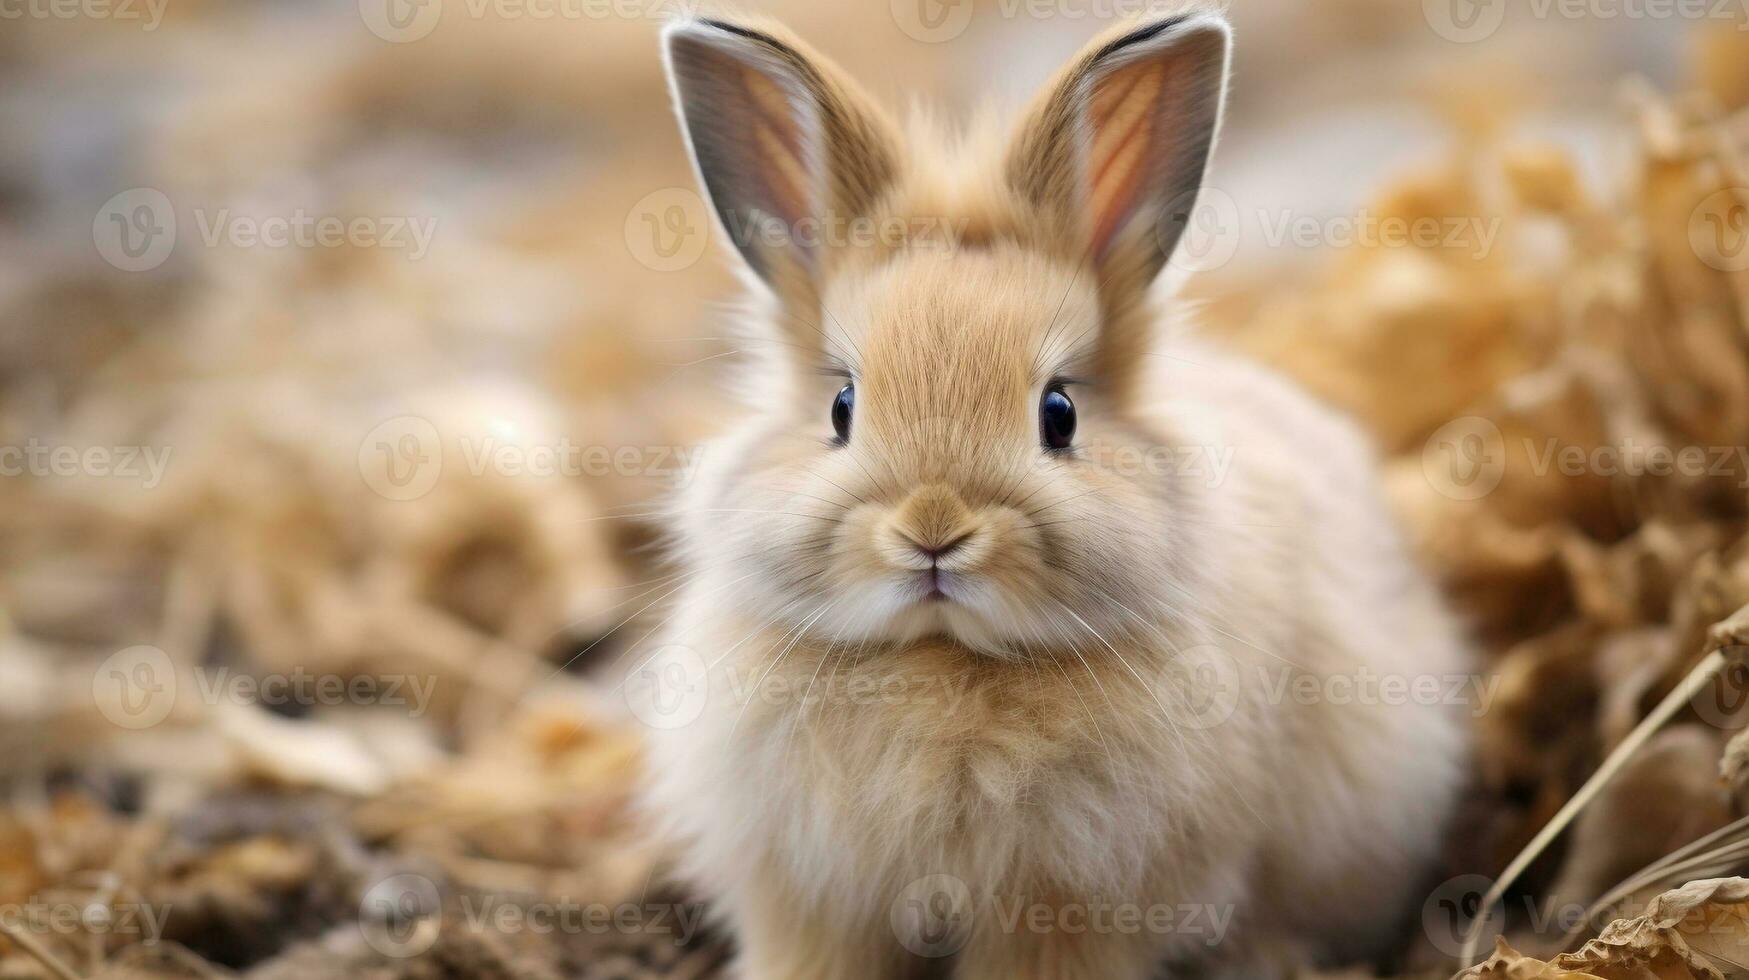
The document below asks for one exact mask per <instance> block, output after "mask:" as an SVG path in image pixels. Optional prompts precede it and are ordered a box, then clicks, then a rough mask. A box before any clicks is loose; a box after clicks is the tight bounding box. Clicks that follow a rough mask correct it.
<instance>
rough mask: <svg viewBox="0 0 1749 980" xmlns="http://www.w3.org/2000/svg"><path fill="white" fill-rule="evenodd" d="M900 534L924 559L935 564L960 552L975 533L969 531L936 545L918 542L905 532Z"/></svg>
mask: <svg viewBox="0 0 1749 980" xmlns="http://www.w3.org/2000/svg"><path fill="white" fill-rule="evenodd" d="M899 534H900V536H901V537H903V538H904V539H905V540H906V541H909V542H911V547H913V548H916V549H917V551H918V553H920V554H922V555H923V557H925V558H927V559H929V560H930V561H932V562H933V561H940V560H941V559H943V558H946V557H947V556H948V555H950V554H952V553H953V552H955V551H958V550H959V548H960V546H961V545H963V544H965V543H966V542H967V541H970V540H971V539H972V534H973V532H971V531H967V532H965V533H964V534H961V535H958V536H957V537H955V538H953V539H952V540H949V541H944V542H942V543H940V544H934V545H929V544H924V543H923V542H921V541H919V540H917V539H916V538H914V537H912V536H911V535H909V534H906V533H904V532H903V531H901V532H899Z"/></svg>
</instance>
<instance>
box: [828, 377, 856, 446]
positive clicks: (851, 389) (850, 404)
mask: <svg viewBox="0 0 1749 980" xmlns="http://www.w3.org/2000/svg"><path fill="white" fill-rule="evenodd" d="M855 408H856V385H854V384H848V385H845V386H844V387H842V388H840V389H838V397H837V398H834V399H832V428H833V429H835V430H837V432H838V441H839V442H840V443H845V442H849V441H850V416H851V413H852V411H854V410H855Z"/></svg>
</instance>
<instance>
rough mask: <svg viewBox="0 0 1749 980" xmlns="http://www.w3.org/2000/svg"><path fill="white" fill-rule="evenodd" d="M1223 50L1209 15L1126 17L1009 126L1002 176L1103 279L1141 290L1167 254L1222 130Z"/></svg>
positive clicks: (1221, 26)
mask: <svg viewBox="0 0 1749 980" xmlns="http://www.w3.org/2000/svg"><path fill="white" fill-rule="evenodd" d="M1230 48H1231V31H1230V29H1229V28H1228V26H1227V22H1226V20H1225V19H1223V18H1222V17H1221V16H1220V15H1219V14H1216V13H1211V12H1198V13H1190V14H1184V15H1179V16H1173V17H1160V18H1155V19H1150V20H1148V21H1145V22H1142V23H1140V24H1131V25H1127V26H1126V27H1125V28H1123V29H1121V30H1120V31H1118V32H1117V33H1115V34H1113V35H1108V36H1107V37H1105V38H1102V39H1100V40H1097V41H1095V42H1094V43H1093V44H1091V45H1089V46H1088V47H1087V48H1086V50H1084V51H1083V52H1082V53H1081V54H1080V55H1079V56H1077V57H1076V59H1075V60H1074V61H1073V62H1072V63H1071V64H1070V65H1069V66H1068V67H1067V68H1065V69H1064V70H1063V72H1062V73H1061V74H1060V75H1059V76H1058V77H1057V78H1056V80H1055V81H1053V82H1052V83H1051V85H1050V86H1049V87H1047V88H1046V90H1045V91H1044V93H1043V94H1042V95H1041V96H1040V97H1039V101H1038V102H1037V103H1035V104H1034V106H1033V108H1032V110H1031V112H1030V113H1029V114H1028V116H1027V117H1026V119H1025V120H1024V122H1023V125H1022V127H1021V129H1020V131H1019V133H1018V134H1017V135H1016V136H1015V139H1014V143H1013V145H1012V147H1011V149H1010V151H1009V157H1008V161H1007V166H1008V171H1007V179H1008V181H1009V183H1010V185H1012V186H1013V187H1014V188H1015V189H1016V190H1017V191H1019V192H1020V194H1021V195H1022V196H1023V197H1025V198H1026V199H1027V200H1028V201H1029V202H1030V203H1031V204H1032V205H1033V206H1035V207H1036V208H1038V209H1039V211H1040V213H1041V214H1042V216H1043V217H1044V219H1045V220H1046V221H1047V222H1048V223H1050V224H1051V225H1052V226H1054V229H1055V231H1056V233H1057V234H1058V235H1059V236H1060V239H1061V241H1062V243H1063V245H1064V246H1065V247H1066V248H1067V249H1068V250H1069V251H1070V252H1071V253H1072V254H1074V255H1077V256H1086V257H1087V258H1088V260H1089V261H1091V262H1092V263H1093V264H1094V265H1095V267H1096V268H1098V269H1099V272H1100V278H1101V280H1102V281H1103V282H1104V283H1106V288H1107V289H1119V290H1130V291H1135V290H1142V291H1145V289H1146V287H1147V285H1148V284H1149V283H1150V282H1152V281H1153V279H1154V277H1155V276H1156V275H1158V274H1159V272H1160V269H1161V267H1162V266H1164V265H1165V264H1166V262H1167V260H1168V259H1170V258H1171V256H1172V250H1173V249H1174V248H1175V247H1176V246H1177V244H1178V238H1179V234H1180V233H1181V232H1182V230H1183V228H1184V226H1185V223H1186V219H1187V217H1188V215H1189V213H1190V210H1191V207H1192V205H1193V204H1194V203H1195V199H1196V194H1197V191H1198V190H1199V188H1200V187H1201V186H1202V179H1203V172H1204V170H1206V169H1207V167H1208V160H1209V154H1210V152H1211V151H1212V149H1213V147H1214V142H1215V135H1216V132H1217V131H1218V130H1219V128H1220V122H1221V107H1222V103H1223V102H1224V100H1225V96H1226V86H1227V66H1228V52H1229V50H1230ZM1132 297H1133V293H1132ZM1126 298H1127V297H1126Z"/></svg>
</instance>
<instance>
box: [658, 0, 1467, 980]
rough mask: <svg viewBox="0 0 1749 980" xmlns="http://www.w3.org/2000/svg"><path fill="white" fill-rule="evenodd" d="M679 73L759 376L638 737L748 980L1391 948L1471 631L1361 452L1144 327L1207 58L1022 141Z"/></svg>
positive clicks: (815, 80) (694, 45)
mask: <svg viewBox="0 0 1749 980" xmlns="http://www.w3.org/2000/svg"><path fill="white" fill-rule="evenodd" d="M664 41H665V49H666V56H667V64H668V68H669V72H670V77H671V80H672V85H673V89H674V94H675V98H676V102H677V104H678V108H679V113H680V116H681V120H682V123H683V128H684V130H685V134H686V136H687V139H688V144H689V146H690V149H691V152H692V154H693V158H694V163H695V165H696V167H697V170H698V176H699V178H700V180H701V181H702V183H703V186H704V188H705V189H706V191H707V192H708V195H709V199H710V201H711V204H712V206H713V207H714V208H715V210H716V212H717V215H718V218H719V219H720V228H719V229H718V230H719V231H721V232H725V233H726V234H727V235H728V237H729V239H730V240H731V241H732V242H733V243H734V244H735V246H736V247H737V249H738V250H739V253H740V257H741V259H743V260H744V262H745V265H746V267H747V270H748V272H749V273H750V275H749V276H748V282H749V286H750V288H751V292H752V294H753V295H752V299H751V300H750V301H749V303H748V308H747V310H746V315H745V316H744V317H743V318H742V319H744V321H745V324H744V326H745V332H746V335H747V339H746V341H745V343H744V344H742V345H740V346H743V347H745V348H747V351H748V353H749V354H750V355H751V357H750V361H751V364H750V368H751V369H750V371H749V372H748V373H747V374H746V376H745V378H744V379H743V381H744V390H743V394H744V396H745V399H744V400H745V403H746V406H747V407H746V409H745V412H746V414H745V415H744V416H742V417H740V418H739V419H737V420H735V422H734V425H733V428H732V432H731V434H729V435H727V436H726V437H724V438H722V439H720V440H719V441H717V442H716V443H714V444H713V445H711V446H710V447H708V448H707V449H706V450H705V452H704V454H703V457H702V462H701V463H700V464H699V469H698V470H697V471H696V473H695V474H694V477H693V479H692V480H691V482H690V485H689V487H688V489H687V490H686V491H685V494H684V497H683V500H682V501H681V503H680V505H679V507H678V508H677V509H678V513H677V515H676V518H675V521H676V528H675V533H676V538H677V541H678V559H679V561H680V563H681V565H682V567H683V571H684V576H683V577H682V579H681V583H682V584H681V585H679V586H678V588H677V594H676V597H675V600H674V601H675V608H674V610H673V616H672V617H671V619H670V620H669V621H668V624H667V625H666V626H665V627H664V629H663V633H662V639H663V640H664V645H663V646H661V647H660V648H659V650H658V651H657V652H656V653H654V654H653V655H650V656H648V657H647V658H646V657H644V656H642V655H640V656H639V657H638V659H639V660H640V661H641V662H640V663H637V664H635V665H634V666H633V668H632V670H631V671H630V673H629V674H628V680H627V684H628V688H627V693H628V697H630V698H632V699H633V704H634V706H637V705H638V704H640V703H643V704H646V705H655V706H659V707H660V708H661V710H662V711H663V712H665V714H663V715H662V718H661V719H660V723H659V724H656V725H655V727H656V728H657V729H658V730H657V731H655V733H654V736H653V738H652V745H651V749H650V754H651V757H650V770H651V777H650V783H651V785H650V788H649V792H648V802H649V804H650V805H651V808H652V810H653V812H655V813H656V814H658V815H659V816H660V819H661V820H662V821H663V822H664V826H665V828H666V829H667V830H668V831H670V832H671V833H672V834H673V836H674V839H675V840H676V841H677V843H678V845H679V852H680V853H681V855H682V861H683V867H682V868H681V871H682V873H684V874H685V875H687V876H688V877H689V878H690V879H691V880H692V881H693V882H694V883H695V884H696V885H697V886H698V887H700V888H701V889H703V890H704V891H705V892H706V893H707V894H708V895H709V896H710V897H711V898H712V899H713V902H714V906H715V908H717V910H718V911H719V912H721V913H722V915H723V917H724V921H725V923H726V925H727V926H728V927H729V928H730V929H731V930H732V931H733V934H734V935H735V937H736V940H737V942H738V945H739V953H738V957H739V958H738V969H739V973H740V975H741V976H743V977H746V978H748V980H822V978H826V980H833V978H870V980H873V978H900V977H907V976H914V975H920V974H927V975H943V974H944V973H945V975H951V976H952V977H954V978H957V980H1028V978H1037V980H1077V978H1089V980H1093V978H1097V980H1130V978H1133V980H1144V978H1149V977H1155V976H1172V977H1183V976H1233V977H1244V978H1247V980H1255V978H1260V977H1267V976H1273V975H1276V974H1277V973H1278V971H1279V970H1281V969H1282V968H1283V966H1284V964H1288V963H1293V962H1304V961H1307V960H1310V959H1316V958H1319V957H1330V956H1343V955H1355V954H1361V953H1366V952H1368V951H1370V950H1372V949H1373V948H1374V947H1375V946H1376V944H1377V943H1378V942H1380V941H1382V940H1384V939H1386V938H1387V937H1389V936H1391V935H1393V934H1394V931H1395V929H1396V927H1397V926H1398V925H1399V924H1401V922H1402V919H1403V917H1404V915H1405V914H1408V915H1413V914H1414V913H1415V912H1416V910H1418V909H1419V908H1420V905H1421V898H1420V896H1421V894H1422V892H1420V891H1418V890H1417V889H1418V887H1420V886H1422V885H1423V884H1425V883H1424V882H1422V881H1421V880H1420V879H1419V875H1420V874H1421V872H1423V871H1424V870H1426V866H1427V861H1428V859H1429V857H1430V856H1431V855H1432V853H1433V852H1434V850H1435V849H1436V844H1437V842H1438V839H1439V838H1440V836H1441V832H1442V824H1443V821H1444V818H1445V814H1446V812H1447V811H1448V809H1449V808H1450V805H1451V804H1452V801H1453V796H1454V792H1455V789H1456V787H1457V785H1458V782H1459V779H1460V774H1461V772H1462V770H1463V758H1462V757H1463V753H1464V732H1465V727H1466V726H1465V723H1464V718H1463V715H1462V712H1461V711H1458V710H1455V708H1454V706H1453V705H1450V704H1440V703H1438V701H1439V700H1440V698H1438V697H1433V698H1428V697H1425V696H1419V697H1418V696H1405V695H1404V694H1402V692H1403V691H1411V692H1420V693H1421V694H1423V695H1425V694H1426V692H1428V691H1429V690H1430V689H1431V687H1441V689H1442V690H1443V688H1444V687H1445V685H1440V684H1438V683H1436V682H1435V683H1432V684H1430V683H1428V682H1429V681H1431V680H1433V679H1446V678H1452V679H1462V678H1463V677H1464V674H1463V673H1462V672H1463V671H1464V670H1465V669H1466V659H1465V656H1464V649H1463V644H1462V642H1461V641H1460V637H1459V631H1458V629H1457V628H1456V627H1455V625H1454V622H1453V620H1452V618H1451V617H1450V616H1449V615H1448V614H1447V612H1446V611H1445V610H1444V609H1443V607H1442V605H1441V603H1440V601H1439V599H1438V598H1437V596H1436V593H1435V591H1434V590H1433V588H1432V587H1431V586H1430V584H1429V583H1428V581H1427V580H1426V579H1425V578H1424V577H1423V576H1422V575H1421V574H1420V573H1419V572H1418V571H1417V569H1416V567H1415V566H1414V564H1413V561H1412V559H1411V557H1410V556H1409V555H1408V554H1407V552H1406V550H1405V545H1404V543H1403V541H1402V539H1401V537H1400V535H1399V532H1398V530H1397V529H1396V528H1395V527H1394V526H1393V524H1392V521H1391V518H1390V517H1389V515H1388V513H1387V510H1386V506H1385V504H1384V502H1383V499H1382V495H1381V491H1380V487H1379V484H1378V476H1377V473H1376V465H1375V461H1374V459H1373V458H1372V456H1371V453H1370V450H1369V448H1368V446H1367V445H1366V442H1365V440H1364V439H1363V437H1362V436H1361V435H1360V433H1359V432H1358V431H1357V429H1356V428H1355V427H1354V426H1353V425H1352V424H1351V423H1349V422H1348V421H1346V420H1344V419H1342V418H1340V417H1338V416H1337V415H1335V414H1332V412H1331V411H1329V410H1328V409H1326V408H1324V407H1322V406H1321V405H1319V404H1317V403H1315V402H1314V401H1312V400H1311V399H1310V398H1309V397H1308V396H1307V395H1305V394H1304V393H1302V392H1301V391H1299V390H1298V389H1296V388H1295V387H1294V386H1293V385H1291V384H1290V383H1288V382H1287V381H1285V380H1283V379H1282V378H1280V377H1278V376H1276V375H1275V374H1272V373H1270V372H1269V371H1267V370H1265V369H1264V368H1262V367H1260V366H1258V365H1255V364H1251V363H1248V362H1245V361H1243V360H1241V359H1237V358H1236V357H1234V356H1232V355H1230V354H1226V353H1223V352H1221V351H1220V350H1218V349H1215V348H1213V347H1210V346H1205V345H1203V344H1200V343H1198V342H1196V341H1194V340H1192V339H1189V338H1186V337H1179V336H1178V335H1177V334H1178V333H1179V332H1178V331H1170V332H1169V331H1167V330H1166V329H1165V323H1166V320H1165V315H1164V313H1163V311H1162V310H1161V309H1160V308H1158V307H1157V306H1156V303H1155V302H1154V301H1153V300H1152V299H1151V298H1150V285H1151V284H1152V283H1153V281H1154V280H1155V278H1156V276H1157V275H1158V274H1159V273H1160V272H1161V271H1162V269H1163V268H1164V267H1165V266H1166V265H1167V263H1168V262H1169V260H1170V259H1171V257H1172V255H1173V251H1174V247H1175V246H1176V245H1177V244H1178V240H1179V237H1180V231H1181V230H1182V228H1183V226H1184V224H1185V217H1186V214H1187V213H1188V211H1189V209H1190V206H1191V203H1192V202H1193V201H1194V198H1195V195H1196V193H1197V190H1198V187H1199V185H1200V183H1201V181H1202V178H1203V173H1204V170H1205V167H1206V166H1207V163H1208V160H1209V156H1210V152H1211V149H1212V147H1213V145H1214V143H1215V137H1216V133H1217V131H1218V129H1219V127H1220V122H1221V115H1222V105H1223V98H1224V91H1225V86H1226V78H1227V70H1228V51H1229V46H1230V31H1229V28H1228V25H1227V23H1226V22H1225V20H1224V19H1223V17H1222V16H1221V15H1220V14H1218V13H1216V12H1213V11H1209V10H1205V9H1195V8H1192V9H1186V10H1183V11H1179V12H1177V13H1174V14H1173V15H1170V16H1164V15H1162V16H1154V17H1150V18H1147V19H1143V20H1140V21H1137V22H1134V23H1131V24H1128V25H1126V26H1124V27H1123V28H1122V29H1120V30H1116V31H1114V32H1112V33H1111V34H1109V35H1107V36H1105V37H1103V38H1101V39H1100V40H1098V41H1097V42H1096V43H1094V44H1092V45H1091V46H1090V47H1088V48H1087V49H1086V50H1085V51H1084V52H1083V53H1082V54H1080V55H1079V56H1078V57H1077V58H1076V59H1075V60H1074V62H1073V63H1072V64H1071V65H1069V66H1068V67H1067V68H1066V69H1065V70H1064V71H1063V72H1062V73H1061V74H1060V75H1059V76H1058V77H1057V78H1056V79H1055V81H1053V82H1052V83H1051V84H1050V85H1049V86H1048V87H1047V89H1046V90H1045V92H1044V93H1043V95H1042V96H1041V97H1040V98H1038V100H1037V101H1036V102H1035V103H1034V104H1032V106H1031V107H1030V109H1029V110H1027V111H1026V113H1025V114H1024V116H1023V118H1022V119H1020V121H1019V123H1018V125H1017V126H1015V128H1014V129H1013V130H1012V132H1011V133H1010V134H1008V135H1007V136H1006V137H1004V136H1002V135H1001V134H999V133H994V134H987V133H986V132H985V131H986V130H990V129H992V128H991V127H985V128H984V129H983V130H980V129H977V128H976V127H974V128H973V130H972V132H971V133H970V134H964V135H960V136H957V137H952V138H947V137H942V136H938V135H933V134H931V133H930V132H929V131H928V127H927V126H924V125H921V124H920V125H918V126H915V127H913V129H915V130H916V132H915V133H914V134H913V135H912V136H911V137H910V139H905V138H902V137H901V133H900V130H899V129H898V127H896V126H895V124H894V123H893V122H892V121H891V120H890V119H889V117H888V116H887V114H886V113H884V112H883V111H882V110H881V109H880V108H879V107H877V106H876V105H875V104H874V103H872V102H871V101H870V100H869V99H868V98H866V97H865V96H864V95H863V94H862V93H861V92H859V91H858V90H857V89H856V88H855V87H854V86H853V85H852V84H851V83H850V82H849V81H848V80H847V79H846V78H844V77H843V76H842V75H841V74H840V73H839V71H838V70H837V69H835V68H834V67H833V66H832V65H831V64H829V63H828V62H827V61H825V60H824V59H823V58H821V57H820V56H818V55H817V54H815V53H814V52H812V51H810V50H809V49H808V48H807V47H806V46H804V45H803V44H802V43H800V42H799V41H798V40H796V39H795V38H793V37H791V36H790V35H789V34H787V33H786V32H784V31H783V30H781V29H779V28H778V27H776V26H774V25H769V24H763V23H744V22H729V21H726V20H715V19H701V20H691V21H686V22H681V23H676V24H673V25H671V26H670V27H669V28H668V30H667V32H666V34H665V36H664ZM1169 333H1170V334H1171V336H1168V334H1169ZM1369 686H1370V687H1369ZM1369 689H1376V690H1375V693H1374V696H1368V695H1367V694H1366V691H1367V690H1369ZM1393 691H1394V692H1398V695H1397V696H1396V697H1392V696H1391V692H1393ZM638 699H646V700H645V701H642V702H640V701H639V700H638ZM641 713H642V712H641ZM646 720H651V719H650V718H648V717H647V718H646Z"/></svg>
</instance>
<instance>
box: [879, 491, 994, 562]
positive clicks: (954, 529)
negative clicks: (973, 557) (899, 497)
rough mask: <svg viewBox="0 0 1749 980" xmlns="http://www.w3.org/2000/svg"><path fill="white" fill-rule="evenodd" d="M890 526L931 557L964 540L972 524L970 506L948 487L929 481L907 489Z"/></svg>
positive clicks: (941, 553) (973, 526)
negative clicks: (913, 488) (907, 494)
mask: <svg viewBox="0 0 1749 980" xmlns="http://www.w3.org/2000/svg"><path fill="white" fill-rule="evenodd" d="M893 530H894V531H896V532H897V533H898V534H899V535H900V536H901V537H903V538H904V539H905V540H906V541H908V542H910V543H911V544H912V545H913V546H915V547H916V548H917V550H918V551H921V552H923V553H924V554H925V555H927V556H928V557H930V558H932V559H933V558H940V557H942V556H944V555H946V554H947V553H948V552H950V551H953V550H954V549H956V548H958V547H959V546H960V545H962V544H964V543H965V541H966V539H967V538H969V537H971V535H972V532H973V531H974V530H976V527H975V525H974V524H973V521H972V513H971V509H970V508H969V507H967V506H966V503H965V501H964V500H961V499H960V495H959V494H958V493H956V492H954V489H953V488H952V487H949V486H947V485H946V484H942V483H931V484H927V485H925V486H921V487H918V488H917V489H916V490H913V491H911V493H910V495H909V496H907V497H906V498H905V499H904V500H903V501H901V502H900V503H899V506H898V507H897V508H895V509H894V512H893Z"/></svg>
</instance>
